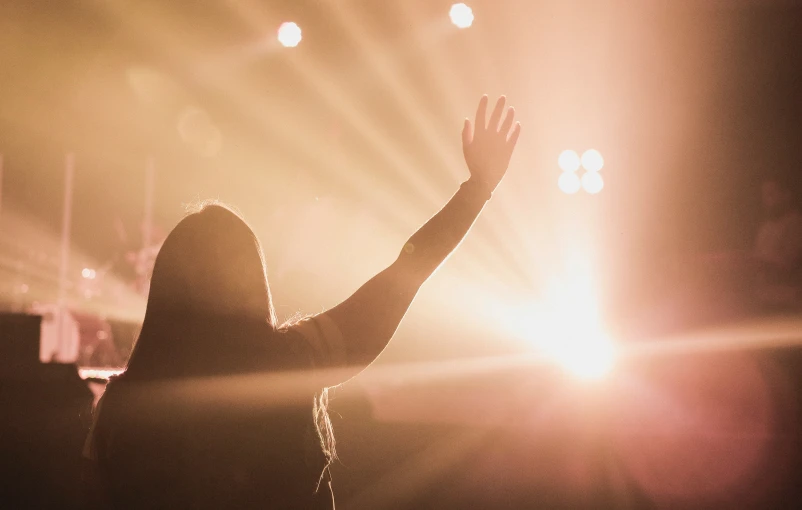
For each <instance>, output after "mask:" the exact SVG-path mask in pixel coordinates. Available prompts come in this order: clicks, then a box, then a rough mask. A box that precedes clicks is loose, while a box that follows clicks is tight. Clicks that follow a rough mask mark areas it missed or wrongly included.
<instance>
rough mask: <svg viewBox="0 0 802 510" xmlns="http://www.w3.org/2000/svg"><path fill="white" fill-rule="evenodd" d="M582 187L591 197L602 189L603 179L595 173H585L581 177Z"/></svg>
mask: <svg viewBox="0 0 802 510" xmlns="http://www.w3.org/2000/svg"><path fill="white" fill-rule="evenodd" d="M582 187H583V188H585V191H587V192H588V193H590V194H591V195H595V194H596V193H598V192H600V191H601V190H602V188H604V179H602V176H601V174H599V173H597V172H587V173H585V175H583V176H582Z"/></svg>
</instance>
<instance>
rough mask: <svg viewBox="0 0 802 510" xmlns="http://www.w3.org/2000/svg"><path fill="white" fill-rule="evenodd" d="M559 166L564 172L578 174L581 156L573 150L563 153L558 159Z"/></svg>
mask: <svg viewBox="0 0 802 510" xmlns="http://www.w3.org/2000/svg"><path fill="white" fill-rule="evenodd" d="M557 164H558V165H560V170H562V171H563V172H576V171H577V170H579V155H578V154H577V153H576V151H572V150H565V151H562V152H561V153H560V157H559V158H557Z"/></svg>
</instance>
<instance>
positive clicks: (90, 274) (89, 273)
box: [81, 267, 97, 280]
mask: <svg viewBox="0 0 802 510" xmlns="http://www.w3.org/2000/svg"><path fill="white" fill-rule="evenodd" d="M81 276H83V277H84V278H86V279H87V280H94V279H95V276H97V272H96V271H95V270H94V269H89V268H88V267H85V268H83V269H82V270H81Z"/></svg>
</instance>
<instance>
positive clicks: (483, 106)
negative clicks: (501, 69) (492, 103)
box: [475, 94, 487, 130]
mask: <svg viewBox="0 0 802 510" xmlns="http://www.w3.org/2000/svg"><path fill="white" fill-rule="evenodd" d="M486 115H487V94H485V95H484V96H482V99H480V100H479V106H477V107H476V124H475V126H476V127H475V129H477V130H478V129H486V128H487V121H486V120H485V116H486Z"/></svg>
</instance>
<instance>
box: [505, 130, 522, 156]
mask: <svg viewBox="0 0 802 510" xmlns="http://www.w3.org/2000/svg"><path fill="white" fill-rule="evenodd" d="M519 136H521V123H520V122H516V123H515V127H514V128H512V133H510V137H509V138H508V139H507V151H508V152H509V154H510V155H512V151H513V149H515V144H516V143H518V137H519Z"/></svg>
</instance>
